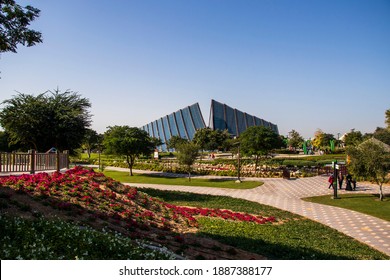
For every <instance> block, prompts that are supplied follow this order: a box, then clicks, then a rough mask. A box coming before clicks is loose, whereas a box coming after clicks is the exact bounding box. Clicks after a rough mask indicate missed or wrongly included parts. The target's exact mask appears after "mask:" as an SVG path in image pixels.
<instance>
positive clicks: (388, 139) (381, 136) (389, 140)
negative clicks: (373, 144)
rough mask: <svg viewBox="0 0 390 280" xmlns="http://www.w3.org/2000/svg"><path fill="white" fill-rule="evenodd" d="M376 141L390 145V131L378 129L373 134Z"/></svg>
mask: <svg viewBox="0 0 390 280" xmlns="http://www.w3.org/2000/svg"><path fill="white" fill-rule="evenodd" d="M372 136H373V137H374V138H375V139H378V140H379V141H382V142H383V143H385V144H387V145H390V129H387V128H383V127H377V128H376V130H375V132H374V133H373V134H372Z"/></svg>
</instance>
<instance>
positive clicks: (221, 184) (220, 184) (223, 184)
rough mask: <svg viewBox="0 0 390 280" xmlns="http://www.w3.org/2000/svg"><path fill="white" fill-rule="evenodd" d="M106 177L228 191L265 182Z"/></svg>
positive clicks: (117, 173)
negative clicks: (225, 189)
mask: <svg viewBox="0 0 390 280" xmlns="http://www.w3.org/2000/svg"><path fill="white" fill-rule="evenodd" d="M104 175H106V176H108V177H111V178H113V179H115V180H118V181H120V182H122V183H139V184H161V185H179V186H200V187H211V188H227V189H253V188H256V187H258V186H261V185H262V184H263V182H258V181H257V182H256V181H243V182H241V183H239V184H238V183H236V182H235V181H234V180H232V179H195V178H192V179H191V181H188V178H177V177H163V176H159V175H148V174H136V173H134V176H130V175H129V173H128V172H120V171H109V170H106V171H104Z"/></svg>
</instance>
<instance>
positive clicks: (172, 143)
mask: <svg viewBox="0 0 390 280" xmlns="http://www.w3.org/2000/svg"><path fill="white" fill-rule="evenodd" d="M186 142H188V139H185V138H181V137H180V136H178V135H174V136H172V137H171V138H170V139H169V140H168V141H167V148H168V149H175V150H176V149H177V147H179V145H181V144H182V143H186Z"/></svg>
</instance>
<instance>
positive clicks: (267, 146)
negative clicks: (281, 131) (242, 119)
mask: <svg viewBox="0 0 390 280" xmlns="http://www.w3.org/2000/svg"><path fill="white" fill-rule="evenodd" d="M239 141H240V148H241V152H242V153H243V154H244V155H247V156H254V157H255V170H256V172H257V165H258V162H259V159H260V158H261V157H266V156H268V155H269V153H270V152H271V151H272V150H273V149H276V148H280V146H281V140H280V138H279V136H278V134H276V133H275V132H274V131H273V130H272V129H270V128H268V127H264V126H251V127H249V128H248V129H247V130H245V131H244V132H243V133H242V134H241V135H240V138H239Z"/></svg>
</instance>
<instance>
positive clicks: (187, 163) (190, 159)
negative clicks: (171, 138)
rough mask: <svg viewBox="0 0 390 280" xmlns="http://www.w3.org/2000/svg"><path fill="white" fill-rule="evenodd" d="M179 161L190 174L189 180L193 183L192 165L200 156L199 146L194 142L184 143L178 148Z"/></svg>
mask: <svg viewBox="0 0 390 280" xmlns="http://www.w3.org/2000/svg"><path fill="white" fill-rule="evenodd" d="M177 152H178V153H177V160H178V161H179V164H180V165H183V166H184V167H185V169H186V171H187V172H188V180H189V181H191V171H192V165H193V164H194V162H195V160H196V158H197V157H198V156H199V146H198V145H196V144H195V143H193V142H183V143H181V144H180V145H178V146H177Z"/></svg>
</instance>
